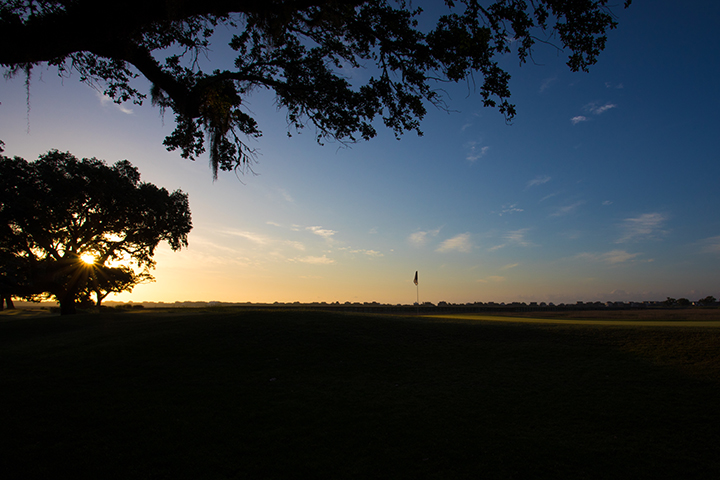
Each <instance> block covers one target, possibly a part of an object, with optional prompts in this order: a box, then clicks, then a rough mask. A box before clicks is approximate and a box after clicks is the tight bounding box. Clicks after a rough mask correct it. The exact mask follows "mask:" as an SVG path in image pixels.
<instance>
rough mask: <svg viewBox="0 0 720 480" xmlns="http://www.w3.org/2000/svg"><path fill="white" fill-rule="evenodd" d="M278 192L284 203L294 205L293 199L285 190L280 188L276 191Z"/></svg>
mask: <svg viewBox="0 0 720 480" xmlns="http://www.w3.org/2000/svg"><path fill="white" fill-rule="evenodd" d="M278 191H279V192H280V195H281V196H282V197H283V198H284V199H285V201H286V202H288V203H295V199H294V198H293V197H291V196H290V194H289V193H288V192H287V190H285V189H284V188H280V189H278Z"/></svg>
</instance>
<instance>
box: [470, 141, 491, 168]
mask: <svg viewBox="0 0 720 480" xmlns="http://www.w3.org/2000/svg"><path fill="white" fill-rule="evenodd" d="M467 148H468V154H467V155H466V156H465V159H466V160H467V161H468V162H470V163H474V162H476V161H477V160H480V159H481V158H482V157H484V156H485V155H487V153H488V151H489V150H490V147H487V146H485V147H479V146H478V143H477V142H468V143H467Z"/></svg>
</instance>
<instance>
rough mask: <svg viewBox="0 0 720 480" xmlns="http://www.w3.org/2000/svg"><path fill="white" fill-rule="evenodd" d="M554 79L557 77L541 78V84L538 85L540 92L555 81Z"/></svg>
mask: <svg viewBox="0 0 720 480" xmlns="http://www.w3.org/2000/svg"><path fill="white" fill-rule="evenodd" d="M555 80H557V77H550V78H546V79H545V80H543V82H542V85H540V93H542V92H544V91H545V90H547V89H548V88H550V85H552V84H553V83H555Z"/></svg>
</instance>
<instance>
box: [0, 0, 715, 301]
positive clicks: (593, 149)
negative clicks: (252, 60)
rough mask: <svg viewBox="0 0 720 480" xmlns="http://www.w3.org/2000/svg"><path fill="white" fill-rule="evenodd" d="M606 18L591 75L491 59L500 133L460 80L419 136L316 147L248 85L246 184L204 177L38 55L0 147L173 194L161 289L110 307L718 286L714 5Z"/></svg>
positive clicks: (624, 295)
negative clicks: (186, 199) (116, 167)
mask: <svg viewBox="0 0 720 480" xmlns="http://www.w3.org/2000/svg"><path fill="white" fill-rule="evenodd" d="M615 12H616V14H617V16H618V21H619V23H620V25H619V28H618V29H617V30H614V31H612V32H610V34H609V40H608V45H607V48H606V50H605V51H604V52H603V53H602V55H601V56H600V59H599V62H598V64H597V65H595V66H593V67H592V68H591V71H590V73H571V72H570V71H569V69H568V68H567V67H566V66H565V64H564V56H563V55H562V54H560V55H558V54H557V52H556V51H555V50H553V49H552V48H550V47H541V46H539V47H538V48H537V49H536V51H535V54H534V60H535V64H532V63H530V64H526V65H523V66H521V67H520V66H518V62H517V60H516V59H515V58H512V57H507V58H505V59H503V62H504V65H505V66H506V67H507V68H508V70H509V71H510V72H511V74H512V75H513V78H512V81H511V90H512V93H513V96H512V101H513V102H514V103H515V104H516V105H517V109H518V114H517V117H516V118H515V120H514V121H513V123H512V125H506V124H505V122H504V119H503V117H502V116H501V115H500V114H499V113H498V112H497V111H496V110H493V109H485V108H483V107H482V104H481V100H480V98H479V97H478V96H477V95H475V94H473V92H472V89H469V88H468V86H467V85H464V84H463V85H457V86H453V87H452V88H448V87H446V90H447V95H448V99H447V101H448V106H449V108H450V110H451V111H450V112H445V111H441V110H437V109H434V108H433V107H429V112H428V115H427V117H426V119H425V121H424V122H423V124H422V130H423V131H424V133H425V135H424V136H423V137H417V136H415V135H414V134H407V135H405V136H404V137H402V139H401V140H400V141H398V140H396V139H395V138H394V136H393V135H392V134H391V132H388V131H382V130H381V131H380V134H379V135H378V137H377V138H376V139H374V140H372V141H370V142H363V143H358V144H356V145H353V146H351V147H350V148H345V147H343V146H341V145H335V144H332V143H328V144H326V145H325V146H322V147H321V146H318V145H317V144H316V143H315V142H314V141H313V136H314V135H313V130H312V129H311V128H308V129H307V131H305V132H303V133H301V134H299V135H293V136H292V138H288V137H287V134H286V133H287V126H286V122H285V115H284V112H277V111H276V109H275V107H274V105H273V99H272V97H271V96H269V95H267V94H263V93H262V92H260V94H258V95H255V96H254V97H253V98H252V100H251V104H250V106H251V109H252V111H253V113H254V114H255V115H256V117H257V119H258V121H259V124H260V127H261V129H262V130H263V136H262V138H260V139H259V140H258V141H251V145H252V146H254V147H256V148H257V149H258V150H259V152H260V155H259V157H258V164H257V165H256V166H255V171H256V172H257V173H258V175H257V176H252V175H246V176H241V177H236V176H235V175H234V174H231V173H222V172H221V175H220V178H219V179H218V181H216V182H213V181H212V176H211V172H210V170H209V168H208V164H207V158H204V157H203V158H200V159H198V160H197V161H195V162H191V161H188V160H183V159H181V158H180V156H179V155H178V154H177V153H174V152H167V151H165V149H164V147H163V146H162V140H163V138H164V137H165V135H167V134H168V133H170V132H171V131H172V129H173V122H172V119H173V117H172V115H167V117H166V118H165V119H164V121H163V119H162V118H161V116H160V114H159V112H158V111H157V110H156V109H153V108H152V107H151V106H150V105H149V102H148V104H147V105H143V106H142V107H139V106H137V105H123V106H117V105H114V104H112V103H110V102H108V101H107V100H104V99H103V98H102V96H101V95H100V94H98V93H97V92H95V91H94V90H92V89H91V88H89V87H87V86H85V85H83V84H81V83H80V82H79V81H78V80H77V75H76V76H74V77H72V78H69V79H59V78H58V77H57V75H56V73H55V71H53V70H48V69H46V68H43V69H40V68H39V69H36V70H34V71H33V76H32V79H31V83H30V101H29V111H28V102H27V97H26V89H25V82H24V78H22V77H20V76H19V77H16V78H13V79H10V80H3V81H0V102H2V104H1V105H0V139H2V140H4V141H5V144H6V151H5V154H6V155H10V156H12V155H19V156H22V157H24V158H26V159H34V158H37V156H38V155H40V154H42V153H44V152H46V151H48V150H49V149H52V148H57V149H59V150H63V151H70V152H72V153H73V154H75V155H76V156H79V157H93V156H94V157H97V158H102V159H105V160H107V161H108V162H111V163H112V162H115V161H117V160H120V159H128V160H130V161H131V162H132V163H133V164H134V165H136V166H137V167H138V168H139V169H140V172H141V173H142V178H143V180H145V181H149V182H152V183H155V184H157V185H160V186H164V187H166V188H168V189H170V190H174V189H177V188H181V189H182V190H184V191H185V192H187V193H189V196H190V206H191V210H192V213H193V223H194V225H195V227H194V229H193V232H192V233H191V234H190V238H189V240H190V246H189V248H187V249H184V250H182V251H180V252H175V253H173V252H170V250H169V249H168V248H162V249H160V250H159V251H158V253H157V255H156V260H157V261H158V267H157V269H156V271H155V276H156V278H157V282H155V283H152V284H147V285H140V286H137V287H136V288H135V290H134V291H133V293H132V294H127V293H126V294H122V295H119V296H116V297H115V298H110V299H111V300H112V299H115V300H125V301H126V300H133V301H143V300H146V301H175V300H208V301H209V300H221V301H252V302H272V301H281V302H292V301H301V302H306V301H327V302H333V301H340V302H345V301H351V302H355V301H361V302H363V301H379V302H389V303H412V302H414V301H415V299H416V289H415V285H413V283H412V279H413V275H414V273H415V271H416V270H418V271H419V272H420V285H419V295H420V300H421V301H432V302H437V301H441V300H445V301H448V302H474V301H483V302H487V301H496V302H509V301H525V302H530V301H538V302H541V301H545V302H550V301H552V302H555V303H559V302H575V301H577V300H582V301H596V300H600V301H620V300H636V301H642V300H662V299H664V298H665V297H667V296H672V297H687V298H689V299H691V300H697V299H698V298H701V297H704V296H707V295H714V296H715V297H720V274H719V273H718V270H719V269H718V267H720V216H719V215H718V211H717V206H718V204H720V193H719V192H720V189H718V186H717V184H718V178H720V162H719V160H720V154H719V153H718V148H717V140H718V138H719V137H720V120H718V110H719V107H720V94H719V93H718V80H717V79H718V78H720V56H719V52H720V40H719V39H718V37H717V34H716V28H717V25H720V4H718V3H717V2H714V1H696V2H691V3H689V4H681V3H680V2H674V1H653V2H647V1H638V0H636V1H635V2H634V3H633V5H632V6H631V8H630V9H628V10H623V9H621V8H617V9H616V10H615ZM215 50H216V51H214V52H213V53H212V54H211V57H210V60H211V62H214V61H221V60H223V59H224V58H225V57H223V45H217V46H215ZM214 55H217V60H215V57H214ZM356 73H357V72H356ZM360 73H362V72H360Z"/></svg>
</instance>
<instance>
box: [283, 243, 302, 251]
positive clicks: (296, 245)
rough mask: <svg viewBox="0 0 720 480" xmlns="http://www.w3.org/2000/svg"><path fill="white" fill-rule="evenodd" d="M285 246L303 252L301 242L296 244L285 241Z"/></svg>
mask: <svg viewBox="0 0 720 480" xmlns="http://www.w3.org/2000/svg"><path fill="white" fill-rule="evenodd" d="M285 245H288V246H290V247H292V248H294V249H295V250H303V251H304V250H305V245H303V244H302V243H301V242H296V241H294V240H285Z"/></svg>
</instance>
